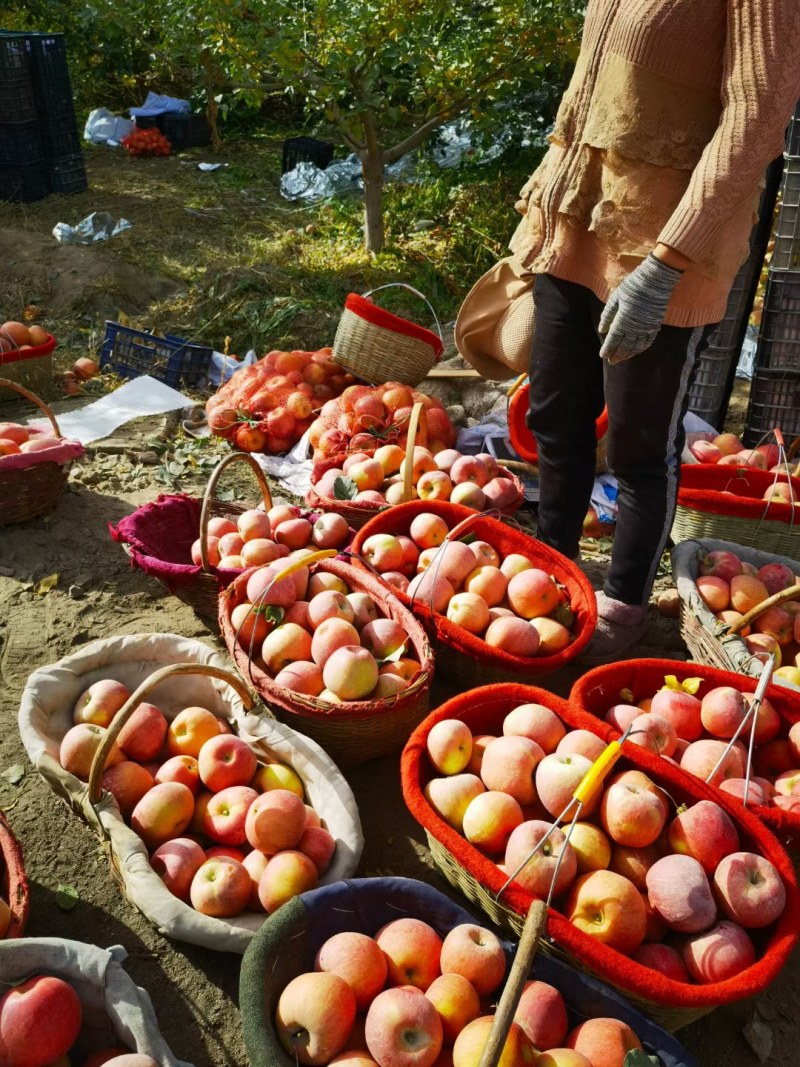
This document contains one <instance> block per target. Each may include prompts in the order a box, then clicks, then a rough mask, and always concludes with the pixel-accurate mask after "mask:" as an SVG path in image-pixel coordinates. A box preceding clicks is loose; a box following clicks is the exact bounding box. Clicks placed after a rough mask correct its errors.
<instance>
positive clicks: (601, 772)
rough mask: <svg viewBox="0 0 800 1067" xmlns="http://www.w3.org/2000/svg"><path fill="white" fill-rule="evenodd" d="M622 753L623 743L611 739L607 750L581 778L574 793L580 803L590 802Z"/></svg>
mask: <svg viewBox="0 0 800 1067" xmlns="http://www.w3.org/2000/svg"><path fill="white" fill-rule="evenodd" d="M621 755H622V745H621V744H620V743H619V741H611V742H610V743H609V746H608V748H607V749H606V750H605V752H602V753H601V754H600V755H599V756H598V757H597V759H596V760H595V761H594V763H593V764H592V765H591V767H590V768H589V770H588V771H587V772H586V774H584V776H583V778H581V780H580V782H579V783H578V785H577V787H576V789H575V792H574V793H573V794H572V795H573V797H574V798H575V800H577V801H578V803H579V804H588V803H589V801H590V800H591V799H592V797H593V796H594V795H595V793H596V792H597V790H598V789H599V788H600V786H601V785H602V784H603V782H604V781H605V778H606V775H607V774H608V773H609V771H610V770H611V768H612V767H613V766H614V764H615V763H616V762H617V760H618V759H619V758H620V756H621Z"/></svg>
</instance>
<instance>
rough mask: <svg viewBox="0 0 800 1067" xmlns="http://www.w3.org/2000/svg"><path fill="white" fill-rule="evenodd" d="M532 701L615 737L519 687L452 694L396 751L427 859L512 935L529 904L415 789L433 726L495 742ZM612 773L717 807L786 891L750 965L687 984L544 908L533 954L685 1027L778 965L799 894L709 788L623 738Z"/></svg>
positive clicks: (761, 983) (667, 1025)
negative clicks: (543, 927) (635, 774)
mask: <svg viewBox="0 0 800 1067" xmlns="http://www.w3.org/2000/svg"><path fill="white" fill-rule="evenodd" d="M528 703H536V704H542V705H544V706H545V707H547V708H549V709H550V710H552V711H554V712H555V713H556V714H557V715H558V716H559V718H560V719H561V720H562V721H563V723H564V724H565V725H566V726H567V727H568V728H570V729H582V730H588V731H589V732H591V733H593V734H594V735H595V736H596V737H599V738H601V739H602V740H603V741H605V742H609V741H611V740H613V739H614V737H615V736H616V731H614V730H613V729H612V728H611V727H610V726H607V725H606V724H605V723H601V722H599V721H598V720H597V719H595V718H594V717H593V716H591V715H588V714H586V713H584V712H581V711H580V710H578V709H577V708H575V707H572V706H571V705H569V704H567V702H566V701H565V700H562V699H561V698H560V697H557V696H554V695H553V694H552V693H548V692H546V691H545V690H543V689H537V688H534V687H532V686H523V685H491V686H484V687H482V688H479V689H474V690H472V692H469V693H462V694H460V695H459V696H456V697H454V698H453V699H452V700H449V701H447V702H446V703H445V704H443V705H442V706H441V707H439V708H437V709H436V710H435V711H433V712H432V713H431V714H430V715H429V716H428V718H427V719H426V720H425V721H424V722H423V723H421V724H420V726H419V727H418V728H417V730H415V732H414V734H413V735H412V737H411V738H410V739H409V742H408V744H407V745H406V747H405V750H404V751H403V758H402V763H401V776H402V785H403V797H404V799H405V801H406V804H407V805H408V807H409V809H410V811H411V814H412V815H413V816H414V818H415V819H416V820H417V822H419V823H420V825H421V826H422V827H423V829H424V830H425V833H426V835H427V838H428V843H429V845H430V849H431V855H432V857H433V860H434V862H435V863H436V865H437V867H438V868H439V869H440V871H441V872H442V874H444V876H445V878H447V880H448V881H449V882H450V883H451V884H452V885H453V886H454V887H455V888H457V889H458V890H459V891H460V892H462V893H463V894H464V895H465V896H466V897H467V898H468V899H469V900H471V901H472V902H473V903H474V904H477V905H478V906H479V907H481V908H482V909H484V910H485V912H486V914H487V915H488V916H489V917H490V918H491V919H492V921H494V922H496V923H497V924H498V925H499V926H501V927H503V928H505V929H507V930H510V931H511V932H512V933H514V934H516V935H519V933H520V931H521V930H522V927H523V923H524V921H525V917H526V915H527V914H528V910H529V908H530V905H531V901H532V900H533V896H532V894H531V893H530V892H529V891H528V890H526V889H524V888H523V887H522V886H521V885H520V884H519V883H518V882H515V881H514V882H512V883H511V884H510V885H509V886H508V888H507V889H506V890H505V892H503V887H504V885H505V882H506V874H505V873H503V872H501V871H500V869H499V868H498V866H497V864H496V863H494V862H492V860H490V859H489V858H488V857H486V856H485V855H483V853H481V852H479V851H478V849H477V848H475V846H474V845H471V844H470V843H469V842H468V841H467V840H466V839H465V838H464V837H462V836H461V835H460V834H459V833H457V832H456V830H454V829H453V828H452V827H451V826H450V825H449V824H448V823H447V822H445V821H444V820H443V819H442V818H441V817H440V816H439V815H438V814H437V812H436V811H435V810H434V808H433V807H432V806H431V804H430V803H429V802H428V799H427V797H426V796H425V792H424V791H425V787H426V785H427V783H428V782H429V781H430V780H431V778H433V777H435V776H436V774H437V772H436V771H435V769H434V767H433V765H432V764H431V763H430V760H429V758H428V755H427V739H428V734H429V733H430V731H431V729H432V728H433V726H435V725H436V723H438V722H441V721H442V720H443V719H461V720H462V721H463V722H465V723H466V724H467V726H468V727H469V728H470V730H471V732H472V733H473V736H475V735H478V734H488V735H490V736H493V737H497V736H500V735H502V732H503V730H502V728H503V720H504V719H505V716H506V715H507V714H508V712H510V711H511V710H512V709H513V708H516V707H518V706H519V705H521V704H528ZM622 755H623V762H622V763H620V764H619V765H618V766H619V767H620V768H621V769H624V768H625V767H633V768H635V769H637V770H640V771H643V772H644V773H645V774H646V775H647V776H648V777H649V778H650V779H651V780H652V781H653V782H655V783H656V784H657V785H659V786H660V787H661V788H662V789H664V790H665V791H666V793H667V796H668V797H669V798H670V799H671V801H672V802H674V803H675V804H676V805H679V804H683V803H686V804H687V805H691V804H693V803H695V802H696V801H698V800H712V801H714V802H715V803H717V804H719V806H720V807H722V808H724V810H725V811H726V813H727V814H728V815H729V817H730V818H731V820H732V821H733V822H734V824H735V825H736V829H737V831H738V833H739V837H740V841H741V842H742V848H744V849H746V850H750V851H755V852H758V853H760V854H761V855H763V856H765V857H766V858H767V859H769V861H770V862H771V863H772V864H773V865H774V866H775V867H776V868H777V870H778V872H779V874H780V877H781V879H782V880H783V883H784V887H785V889H786V899H787V904H786V909H785V911H784V913H783V915H782V916H781V918H780V919H778V921H777V922H776V923H775V924H774V925H773V926H772V927H770V928H769V930H767V931H764V937H763V940H761V939H760V940H759V941H758V945H759V958H758V959H757V960H756V962H755V963H753V964H752V965H751V966H750V967H748V968H746V969H745V970H743V971H742V972H740V973H739V974H737V975H736V976H734V977H733V978H729V979H727V980H725V981H722V982H713V983H708V984H705V985H695V984H691V983H688V982H678V981H675V980H674V979H669V978H666V977H665V976H664V975H662V974H660V973H658V972H656V971H653V970H652V969H651V968H649V967H646V966H644V965H642V964H640V963H637V962H636V961H635V960H632V959H630V958H629V957H627V956H625V955H623V954H622V953H620V952H618V951H616V950H615V949H613V948H611V947H610V946H609V945H605V944H602V943H601V942H600V941H599V940H598V939H597V938H595V937H592V936H590V935H589V934H586V933H584V931H583V930H581V929H579V928H577V927H576V926H574V925H573V924H572V923H571V922H570V921H569V920H568V919H567V918H566V916H565V915H564V914H563V913H562V912H561V911H559V910H558V900H557V901H556V904H555V905H554V906H552V907H551V908H550V909H549V911H548V920H547V927H548V938H547V939H546V940H543V941H542V943H541V950H542V951H543V952H550V953H552V954H554V955H557V956H559V957H561V958H562V959H567V960H569V962H570V963H571V964H572V965H573V966H574V967H576V968H577V969H579V970H583V971H588V972H589V973H591V974H594V975H596V976H597V977H598V978H599V979H600V980H601V981H603V982H606V983H608V984H609V985H611V986H613V987H614V988H616V989H617V990H619V992H620V993H621V994H622V995H623V996H625V997H627V998H628V1000H630V1001H631V1002H632V1003H634V1004H636V1005H637V1006H638V1007H640V1008H641V1009H642V1010H643V1011H644V1012H646V1014H648V1015H649V1016H650V1017H651V1018H652V1019H654V1020H655V1021H656V1022H657V1023H658V1024H659V1025H660V1026H663V1027H664V1029H666V1030H670V1031H673V1030H677V1029H679V1028H680V1027H682V1026H688V1025H689V1024H690V1023H691V1022H694V1021H695V1020H696V1019H699V1018H701V1017H702V1016H703V1015H706V1014H707V1013H708V1012H710V1011H713V1010H714V1008H716V1007H719V1006H720V1005H721V1004H726V1003H730V1002H733V1001H737V1000H743V999H745V998H747V997H751V996H753V995H755V994H757V993H759V992H762V991H763V990H764V989H766V987H767V986H768V985H769V983H770V982H772V981H773V979H774V978H775V977H776V976H777V975H778V973H779V972H780V971H781V969H782V968H783V967H784V966H785V964H786V961H787V960H788V958H789V956H790V955H791V953H792V951H793V948H794V945H795V944H796V942H797V938H798V932H799V931H800V890H798V886H797V879H796V877H795V873H794V868H793V866H792V862H791V860H790V858H789V856H788V855H787V854H786V852H785V850H784V849H783V848H782V847H781V845H780V844H779V842H778V841H777V840H776V838H775V837H774V836H773V834H772V833H771V832H770V831H769V830H768V829H767V828H766V827H765V826H764V825H763V823H762V822H761V821H760V820H759V819H758V818H757V817H756V816H755V815H754V814H753V813H752V812H750V811H747V810H746V809H745V808H743V807H742V805H741V804H740V803H739V802H738V801H737V800H735V799H734V798H733V797H730V796H728V795H727V794H724V793H722V792H721V791H719V790H715V789H712V788H711V787H710V786H708V785H706V784H705V783H704V782H701V781H700V780H699V779H697V778H695V777H693V776H692V775H689V774H686V773H685V772H684V771H681V770H680V768H678V767H675V766H672V765H671V764H670V763H668V762H667V761H666V760H663V759H662V758H661V757H660V756H657V755H656V754H655V753H652V752H649V751H647V750H646V749H644V748H642V747H641V746H640V745H634V744H631V742H629V741H626V742H624V743H623V745H622Z"/></svg>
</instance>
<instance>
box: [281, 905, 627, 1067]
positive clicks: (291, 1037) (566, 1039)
mask: <svg viewBox="0 0 800 1067" xmlns="http://www.w3.org/2000/svg"><path fill="white" fill-rule="evenodd" d="M505 973H506V956H505V952H504V951H503V946H502V944H501V943H500V940H499V939H498V938H497V937H496V936H495V934H493V933H492V931H491V930H487V929H485V928H484V927H482V926H476V925H473V924H472V923H464V924H462V925H460V926H455V927H453V928H452V929H451V930H450V931H449V933H448V934H447V935H446V936H445V938H444V939H442V938H441V937H439V935H438V934H437V932H436V931H435V930H434V928H433V927H432V926H430V925H429V924H428V923H426V922H423V921H422V920H421V919H415V918H403V919H395V920H394V921H393V922H390V923H387V925H386V926H383V927H382V928H381V929H380V930H378V932H377V933H376V934H375V936H374V937H368V936H367V935H366V934H360V933H350V932H346V933H341V934H335V935H334V936H333V937H331V938H329V939H328V940H327V941H326V942H325V943H324V944H323V946H322V948H321V949H320V950H319V952H318V953H317V957H316V960H315V963H314V970H313V971H310V972H307V973H306V974H301V975H299V976H298V977H297V978H295V979H294V980H293V981H291V982H290V983H289V985H287V986H286V988H285V989H284V990H283V992H282V993H281V996H280V999H279V1001H278V1007H277V1010H276V1012H275V1029H276V1031H277V1034H278V1038H279V1040H280V1042H281V1044H282V1045H283V1047H284V1048H285V1049H286V1051H287V1052H288V1053H289V1055H290V1057H292V1058H293V1059H294V1060H295V1062H297V1063H302V1064H318V1065H323V1064H330V1065H331V1067H334V1065H338V1067H400V1065H403V1064H406V1065H411V1064H413V1065H414V1067H446V1065H447V1067H478V1063H479V1061H480V1058H481V1054H482V1052H483V1050H484V1047H485V1045H486V1042H487V1040H488V1037H489V1032H490V1030H491V1028H492V1022H493V1014H492V1011H493V1006H494V1002H495V1000H496V999H497V995H498V990H499V986H500V985H501V983H502V981H503V979H504V977H505ZM568 1029H569V1027H568V1023H567V1008H566V1004H565V1003H564V998H563V997H562V996H561V993H560V992H559V991H558V990H557V989H556V988H555V987H554V986H552V985H549V984H548V983H547V982H538V981H531V982H527V983H526V984H525V987H524V990H523V993H522V997H521V999H520V1002H519V1006H518V1007H517V1010H516V1012H515V1014H514V1020H513V1022H512V1023H511V1027H510V1030H509V1034H508V1037H507V1038H506V1042H505V1046H504V1048H503V1053H502V1057H501V1060H500V1063H501V1064H503V1065H508V1067H524V1065H525V1064H530V1065H531V1067H533V1065H535V1067H623V1061H624V1058H625V1055H626V1053H627V1052H628V1051H629V1050H630V1049H640V1048H641V1047H642V1046H641V1043H640V1042H639V1039H638V1038H637V1036H636V1034H635V1033H634V1032H633V1030H632V1029H631V1028H630V1027H629V1026H627V1025H626V1024H625V1023H622V1022H620V1021H619V1020H618V1019H607V1018H597V1019H589V1020H587V1021H586V1022H583V1023H581V1024H580V1025H578V1026H576V1027H575V1028H574V1029H573V1030H572V1031H571V1032H569V1033H568Z"/></svg>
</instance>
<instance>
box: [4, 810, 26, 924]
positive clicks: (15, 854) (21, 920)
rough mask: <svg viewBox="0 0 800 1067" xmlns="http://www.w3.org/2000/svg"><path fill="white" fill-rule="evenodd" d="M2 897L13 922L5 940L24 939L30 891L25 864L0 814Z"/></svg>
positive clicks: (6, 822)
mask: <svg viewBox="0 0 800 1067" xmlns="http://www.w3.org/2000/svg"><path fill="white" fill-rule="evenodd" d="M0 863H2V870H0V896H2V898H3V900H5V902H6V903H7V904H8V906H9V909H10V910H11V920H10V922H9V924H8V929H7V930H6V934H5V940H6V941H9V940H11V939H12V938H15V937H22V935H23V934H24V933H25V927H26V925H27V923H28V911H29V909H30V891H29V889H28V879H27V877H26V874H25V862H24V860H23V857H22V849H21V847H20V844H19V841H17V839H16V837H14V834H13V833H12V831H11V827H10V826H9V824H8V820H7V819H6V817H5V815H3V813H2V812H0Z"/></svg>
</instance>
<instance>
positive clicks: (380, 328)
mask: <svg viewBox="0 0 800 1067" xmlns="http://www.w3.org/2000/svg"><path fill="white" fill-rule="evenodd" d="M391 288H402V289H407V290H408V291H409V292H411V293H413V294H414V295H415V296H418V297H419V298H420V300H424V301H425V303H426V304H427V305H428V309H429V310H430V312H431V315H433V318H434V321H435V322H436V328H437V330H438V331H439V332H438V335H437V334H435V333H432V332H431V331H430V330H426V329H425V328H424V327H422V326H417V325H416V324H415V323H413V322H409V321H408V319H403V318H401V317H400V316H399V315H393V314H392V313H391V312H389V311H384V310H383V308H380V307H378V305H377V304H375V303H373V302H372V301H371V300H370V299H369V297H370V296H371V295H372V293H377V292H380V290H382V289H391ZM443 351H444V342H443V340H442V331H441V327H440V326H439V322H438V319H437V318H436V313H435V312H434V310H433V308H432V307H431V305H430V303H429V301H428V299H427V298H426V297H425V296H423V294H422V293H420V292H419V291H418V290H417V289H413V288H412V287H411V286H410V285H405V284H404V283H403V282H393V283H391V284H389V285H381V286H379V287H378V288H377V289H372V290H370V292H368V293H364V295H363V296H359V295H358V294H357V293H350V295H349V296H348V297H347V300H346V301H345V305H344V311H343V312H342V317H341V319H340V320H339V326H338V328H337V330H336V338H335V340H334V342H333V358H334V360H335V361H336V362H337V363H338V364H339V366H340V367H343V368H344V369H345V370H348V371H350V373H351V374H354V375H355V376H356V377H357V378H363V380H364V381H366V382H372V383H373V384H374V383H376V382H385V381H386V380H387V371H388V370H391V374H392V379H393V380H394V381H398V382H402V383H403V384H404V385H418V384H419V383H420V382H421V381H422V379H423V378H426V377H427V376H428V372H429V371H430V369H431V367H433V365H434V364H435V363H437V362H438V361H439V360H440V359H441V358H442V353H443Z"/></svg>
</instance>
